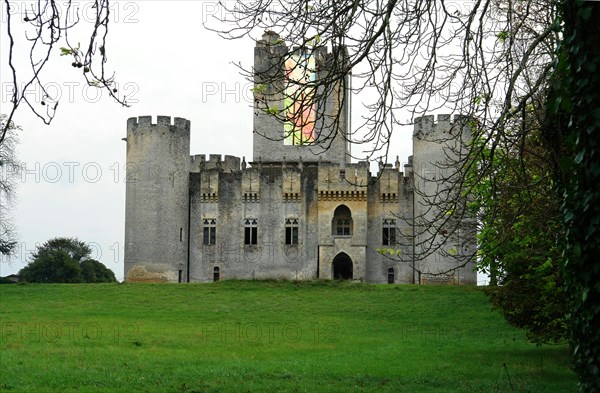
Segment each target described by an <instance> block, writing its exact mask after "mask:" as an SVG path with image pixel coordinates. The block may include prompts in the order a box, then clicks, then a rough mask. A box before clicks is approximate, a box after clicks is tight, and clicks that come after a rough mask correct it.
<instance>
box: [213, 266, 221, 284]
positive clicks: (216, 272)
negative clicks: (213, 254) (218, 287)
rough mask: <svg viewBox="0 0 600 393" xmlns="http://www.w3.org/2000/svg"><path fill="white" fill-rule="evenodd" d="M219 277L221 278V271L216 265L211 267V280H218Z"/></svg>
mask: <svg viewBox="0 0 600 393" xmlns="http://www.w3.org/2000/svg"><path fill="white" fill-rule="evenodd" d="M219 278H221V271H220V270H219V267H218V266H215V268H214V269H213V281H219Z"/></svg>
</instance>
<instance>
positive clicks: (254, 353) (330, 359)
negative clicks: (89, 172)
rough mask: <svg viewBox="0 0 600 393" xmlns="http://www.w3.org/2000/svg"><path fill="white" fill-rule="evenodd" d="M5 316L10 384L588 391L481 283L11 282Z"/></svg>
mask: <svg viewBox="0 0 600 393" xmlns="http://www.w3.org/2000/svg"><path fill="white" fill-rule="evenodd" d="M0 327H1V331H0V334H1V337H0V338H1V340H0V391H4V390H7V391H11V390H12V391H19V392H24V391H32V392H35V391H42V392H105V391H109V392H111V391H115V392H128V393H129V392H186V393H190V392H410V393H413V392H482V393H483V392H485V393H489V392H544V393H546V392H576V391H577V388H576V385H577V382H576V379H575V375H574V374H573V373H572V372H571V371H570V369H569V355H568V349H567V346H566V345H560V346H541V347H536V346H535V345H534V344H530V343H528V342H527V341H526V340H525V338H524V334H523V333H522V332H521V331H519V330H516V329H513V328H511V327H509V326H508V325H507V324H506V323H505V322H504V320H503V319H502V317H501V316H500V315H499V314H498V313H497V312H495V311H492V310H491V308H490V304H489V302H488V300H487V298H486V297H485V295H484V294H483V293H482V292H481V290H479V289H477V288H473V287H454V286H440V287H436V286H411V285H368V284H353V283H350V282H304V283H297V282H268V281H267V282H264V281H263V282H256V281H222V282H218V283H214V284H179V285H178V284H99V285H93V284H45V285H39V284H36V285H33V284H29V285H1V286H0Z"/></svg>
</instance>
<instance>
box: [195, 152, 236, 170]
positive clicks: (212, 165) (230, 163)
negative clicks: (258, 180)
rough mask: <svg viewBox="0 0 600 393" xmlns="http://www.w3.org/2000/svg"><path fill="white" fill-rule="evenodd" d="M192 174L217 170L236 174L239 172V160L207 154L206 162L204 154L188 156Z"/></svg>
mask: <svg viewBox="0 0 600 393" xmlns="http://www.w3.org/2000/svg"><path fill="white" fill-rule="evenodd" d="M190 163H191V168H192V172H199V171H201V170H207V169H218V170H222V171H225V172H236V171H239V170H240V163H241V159H240V158H239V157H235V156H227V155H226V156H225V157H224V158H223V157H222V156H221V155H220V154H209V156H208V160H207V159H206V154H196V155H193V156H190Z"/></svg>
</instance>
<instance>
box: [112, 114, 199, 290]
mask: <svg viewBox="0 0 600 393" xmlns="http://www.w3.org/2000/svg"><path fill="white" fill-rule="evenodd" d="M126 142H127V179H126V191H125V192H126V196H125V201H126V203H125V262H124V264H125V280H126V281H130V282H135V281H138V282H139V281H141V282H144V281H150V282H182V281H186V280H187V269H186V260H187V244H188V203H189V193H188V183H189V174H190V153H189V152H190V121H189V120H186V119H182V118H179V117H176V118H175V119H174V122H173V123H171V117H169V116H158V118H157V121H156V123H155V124H154V123H152V117H151V116H140V117H139V118H135V117H133V118H130V119H129V120H128V121H127V138H126Z"/></svg>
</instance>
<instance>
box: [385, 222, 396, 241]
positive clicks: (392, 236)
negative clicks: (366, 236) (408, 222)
mask: <svg viewBox="0 0 600 393" xmlns="http://www.w3.org/2000/svg"><path fill="white" fill-rule="evenodd" d="M382 244H383V245H384V246H393V245H395V244H396V220H392V219H385V220H383V236H382Z"/></svg>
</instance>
